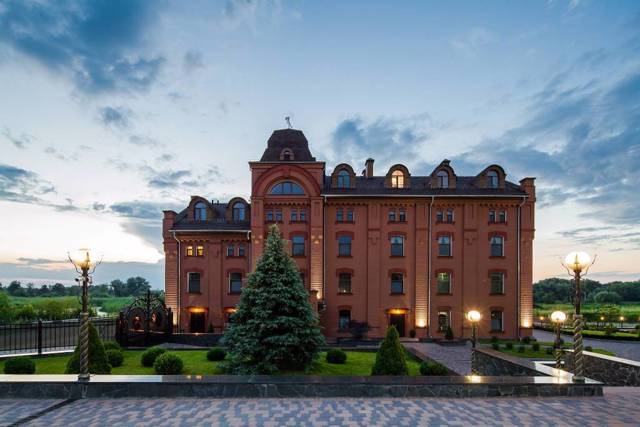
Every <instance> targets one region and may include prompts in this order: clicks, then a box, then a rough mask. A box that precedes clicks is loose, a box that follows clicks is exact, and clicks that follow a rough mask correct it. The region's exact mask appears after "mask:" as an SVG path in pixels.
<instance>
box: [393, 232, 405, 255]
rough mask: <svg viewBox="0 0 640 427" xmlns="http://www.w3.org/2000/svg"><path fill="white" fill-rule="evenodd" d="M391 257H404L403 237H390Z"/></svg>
mask: <svg viewBox="0 0 640 427" xmlns="http://www.w3.org/2000/svg"><path fill="white" fill-rule="evenodd" d="M391 256H404V237H403V236H391Z"/></svg>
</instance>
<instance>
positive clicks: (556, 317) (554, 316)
mask: <svg viewBox="0 0 640 427" xmlns="http://www.w3.org/2000/svg"><path fill="white" fill-rule="evenodd" d="M550 317H551V321H552V322H553V325H554V331H555V333H556V339H555V341H554V342H553V348H554V352H555V357H556V369H560V366H561V362H562V345H561V344H560V329H561V328H562V324H563V323H564V322H565V320H567V315H566V314H565V313H564V312H562V311H554V312H553V313H551V316H550Z"/></svg>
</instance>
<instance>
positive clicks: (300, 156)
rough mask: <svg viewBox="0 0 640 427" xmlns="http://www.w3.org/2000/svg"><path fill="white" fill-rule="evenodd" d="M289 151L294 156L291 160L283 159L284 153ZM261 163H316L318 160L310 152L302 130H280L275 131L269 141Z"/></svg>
mask: <svg viewBox="0 0 640 427" xmlns="http://www.w3.org/2000/svg"><path fill="white" fill-rule="evenodd" d="M286 149H289V150H290V151H291V153H292V154H293V158H292V159H290V160H284V159H283V158H282V156H281V155H282V152H283V151H284V150H286ZM260 161H261V162H287V161H290V162H315V161H316V158H315V157H313V156H312V155H311V151H309V141H307V138H306V137H305V136H304V133H302V131H301V130H297V129H279V130H275V131H273V133H272V134H271V137H270V138H269V141H267V149H266V150H264V153H263V154H262V157H261V158H260Z"/></svg>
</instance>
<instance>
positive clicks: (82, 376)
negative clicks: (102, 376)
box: [78, 374, 91, 382]
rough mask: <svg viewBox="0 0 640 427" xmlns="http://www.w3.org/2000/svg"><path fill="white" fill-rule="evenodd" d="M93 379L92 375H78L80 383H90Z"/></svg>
mask: <svg viewBox="0 0 640 427" xmlns="http://www.w3.org/2000/svg"><path fill="white" fill-rule="evenodd" d="M90 379H91V375H90V374H79V375H78V381H80V382H86V381H89V380H90Z"/></svg>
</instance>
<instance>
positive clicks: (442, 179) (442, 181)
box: [436, 171, 449, 188]
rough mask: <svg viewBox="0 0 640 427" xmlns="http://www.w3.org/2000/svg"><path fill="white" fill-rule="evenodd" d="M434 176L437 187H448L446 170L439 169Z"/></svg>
mask: <svg viewBox="0 0 640 427" xmlns="http://www.w3.org/2000/svg"><path fill="white" fill-rule="evenodd" d="M436 178H437V181H438V187H439V188H449V174H448V173H447V172H446V171H439V172H438V173H437V174H436Z"/></svg>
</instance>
